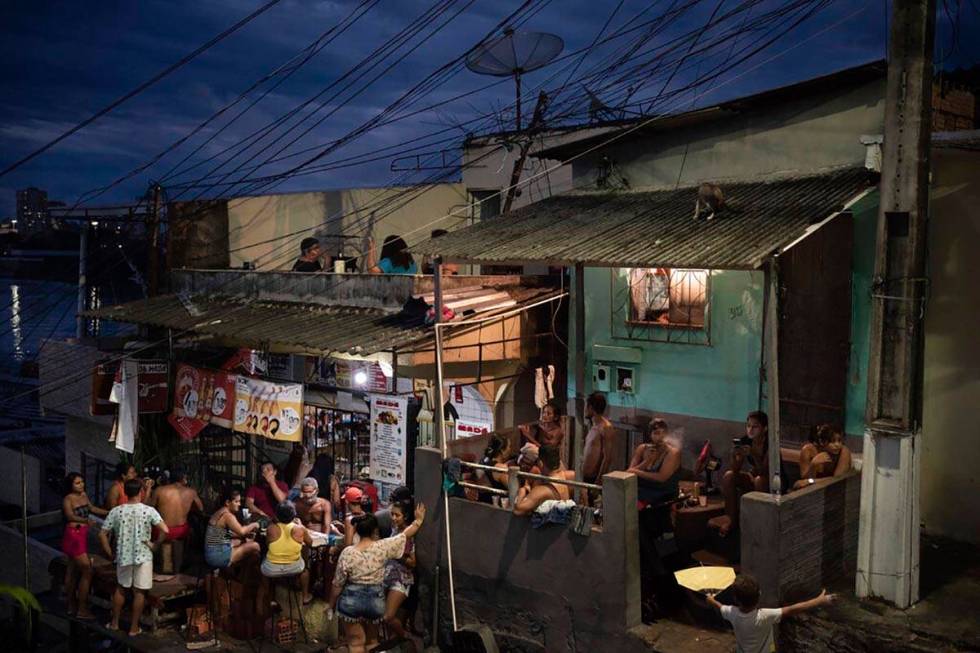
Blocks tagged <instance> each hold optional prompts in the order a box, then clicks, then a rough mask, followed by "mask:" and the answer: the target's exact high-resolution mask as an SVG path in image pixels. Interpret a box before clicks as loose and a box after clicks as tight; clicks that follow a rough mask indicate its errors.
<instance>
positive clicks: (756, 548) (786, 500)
mask: <svg viewBox="0 0 980 653" xmlns="http://www.w3.org/2000/svg"><path fill="white" fill-rule="evenodd" d="M860 508H861V473H860V472H858V471H852V472H849V473H848V474H846V475H844V476H841V477H839V478H836V479H832V480H828V481H825V482H824V483H821V484H819V485H815V486H813V487H808V488H806V489H803V490H797V491H796V492H793V493H791V494H788V495H786V496H783V497H773V496H771V495H769V494H764V493H761V492H750V493H748V494H746V495H744V496H743V497H742V507H741V544H742V571H743V572H746V573H749V574H752V575H753V576H755V578H756V579H757V580H758V581H759V585H760V589H761V590H762V605H763V606H766V607H776V606H778V605H785V604H786V603H791V602H794V601H798V600H801V599H804V598H809V597H811V596H814V595H816V594H818V593H819V592H820V590H821V589H822V588H824V587H828V586H832V585H834V584H835V583H840V582H842V581H848V582H850V583H851V584H853V577H854V572H855V569H856V567H857V540H858V518H859V513H860Z"/></svg>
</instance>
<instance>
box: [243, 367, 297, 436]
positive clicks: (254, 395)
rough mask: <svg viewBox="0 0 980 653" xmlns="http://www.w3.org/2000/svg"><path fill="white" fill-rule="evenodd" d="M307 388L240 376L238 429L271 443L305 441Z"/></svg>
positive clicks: (294, 384)
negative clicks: (303, 418)
mask: <svg viewBox="0 0 980 653" xmlns="http://www.w3.org/2000/svg"><path fill="white" fill-rule="evenodd" d="M302 415H303V386H302V385H299V384H296V383H270V382H269V381H262V380H261V379H252V378H249V377H247V376H239V377H238V380H237V382H236V384H235V430H236V431H238V432H239V433H251V434H254V435H262V436H265V437H267V438H269V439H271V440H286V441H288V442H299V441H300V440H302V439H303V429H302V426H303V422H302Z"/></svg>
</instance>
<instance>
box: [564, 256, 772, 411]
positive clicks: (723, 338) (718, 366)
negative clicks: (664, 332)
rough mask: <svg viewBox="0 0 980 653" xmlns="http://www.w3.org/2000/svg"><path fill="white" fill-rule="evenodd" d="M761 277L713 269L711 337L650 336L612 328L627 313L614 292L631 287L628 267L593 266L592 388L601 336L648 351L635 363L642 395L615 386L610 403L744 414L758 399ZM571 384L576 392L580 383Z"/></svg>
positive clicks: (589, 281) (589, 316)
mask: <svg viewBox="0 0 980 653" xmlns="http://www.w3.org/2000/svg"><path fill="white" fill-rule="evenodd" d="M611 274H613V275H615V276H613V278H612V284H611V283H610V275H611ZM762 284H763V275H762V272H734V271H724V272H723V271H714V272H713V273H712V275H711V281H710V285H709V292H710V306H711V312H710V316H709V329H710V339H711V344H710V345H690V344H682V343H664V342H648V341H644V340H637V339H631V338H624V337H617V335H618V334H619V333H621V332H622V331H623V330H622V329H621V328H618V327H617V329H616V333H615V334H614V332H613V329H612V320H614V319H615V320H622V319H623V317H624V316H623V315H622V314H621V313H620V314H619V315H615V316H614V315H613V303H614V302H615V301H616V299H615V298H616V297H617V296H618V295H620V294H621V293H620V292H619V291H620V290H623V289H625V287H626V279H625V276H624V275H623V273H622V271H620V270H612V271H610V270H608V269H605V268H587V269H586V271H585V304H586V310H585V315H586V324H585V328H586V335H587V340H586V382H587V384H588V386H589V387H588V388H587V391H588V392H591V390H592V365H593V363H594V362H596V361H595V360H594V358H593V354H592V346H593V345H594V344H600V345H613V346H617V347H634V348H638V349H640V350H641V351H642V363H641V364H640V365H637V366H634V367H635V368H636V371H635V374H636V375H637V376H636V381H635V383H636V388H637V393H636V396H635V398H634V397H633V396H631V395H625V394H621V393H618V392H615V391H613V392H610V393H609V395H608V399H609V403H610V404H611V405H613V406H622V407H627V408H632V407H636V408H638V409H645V410H649V411H662V412H667V413H678V414H686V415H694V416H698V417H706V418H714V419H724V420H732V421H739V422H740V421H741V420H743V419H744V418H745V413H746V412H747V411H749V410H754V409H755V408H756V406H757V405H758V401H759V361H760V355H761V346H762V343H761V337H762V336H761V332H760V329H761V325H762ZM572 351H574V345H573V348H572ZM569 390H570V392H571V393H573V394H574V387H573V386H570V388H569Z"/></svg>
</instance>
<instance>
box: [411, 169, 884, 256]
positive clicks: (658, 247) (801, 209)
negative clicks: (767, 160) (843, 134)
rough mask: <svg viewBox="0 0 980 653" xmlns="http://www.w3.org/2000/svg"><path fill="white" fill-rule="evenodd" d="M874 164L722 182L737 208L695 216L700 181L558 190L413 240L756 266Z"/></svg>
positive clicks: (464, 249)
mask: <svg viewBox="0 0 980 653" xmlns="http://www.w3.org/2000/svg"><path fill="white" fill-rule="evenodd" d="M870 182H871V180H870V178H869V173H868V171H867V170H866V169H865V168H863V167H861V168H848V169H842V170H835V171H833V172H827V173H825V174H820V175H811V176H805V177H803V176H801V177H791V178H785V177H783V178H779V179H776V180H769V181H754V182H732V183H724V182H721V183H719V185H720V187H721V189H722V191H723V193H724V196H725V198H726V202H727V204H728V208H727V209H725V210H723V211H721V212H719V213H718V215H717V216H716V217H715V218H714V219H713V220H711V221H705V220H694V219H693V215H694V206H695V201H696V199H697V188H681V189H677V190H661V191H620V192H608V193H571V194H566V195H558V196H555V197H551V198H549V199H546V200H542V201H540V202H536V203H534V204H531V205H528V206H525V207H522V208H521V209H518V210H516V211H513V212H511V213H509V214H508V215H505V216H500V217H496V218H493V219H490V220H485V221H482V222H480V223H478V224H476V225H473V226H471V227H466V228H464V229H459V230H457V231H454V232H452V233H449V234H446V235H444V236H441V237H439V238H436V239H432V240H429V241H426V242H424V243H421V244H420V245H418V246H416V247H414V248H412V251H413V253H414V254H416V255H439V256H442V257H443V258H444V259H445V260H446V261H461V262H472V263H506V264H525V263H544V264H549V265H574V264H578V263H581V264H584V265H586V266H593V267H668V268H709V269H728V270H753V269H756V268H758V267H760V266H761V265H762V263H763V262H764V261H765V260H766V259H767V258H768V257H769V256H771V255H772V254H774V253H778V252H779V251H781V250H782V249H783V248H784V247H786V246H787V245H789V244H791V243H793V242H794V241H796V240H798V239H800V238H801V237H803V236H805V235H806V233H807V231H808V229H809V228H810V227H811V225H813V224H816V223H818V222H820V221H822V220H825V219H827V218H828V217H829V216H831V215H832V214H834V213H835V212H837V211H841V210H842V209H844V207H845V206H847V205H848V204H849V203H851V202H853V201H854V200H855V199H856V198H858V197H860V196H861V195H862V194H863V193H865V192H867V191H868V189H869V188H870Z"/></svg>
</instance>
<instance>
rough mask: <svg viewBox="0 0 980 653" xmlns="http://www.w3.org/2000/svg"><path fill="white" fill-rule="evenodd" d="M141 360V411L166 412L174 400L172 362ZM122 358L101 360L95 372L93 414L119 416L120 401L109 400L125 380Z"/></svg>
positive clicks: (139, 362) (139, 377)
mask: <svg viewBox="0 0 980 653" xmlns="http://www.w3.org/2000/svg"><path fill="white" fill-rule="evenodd" d="M135 362H136V363H138V371H137V377H138V382H139V412H140V413H165V412H167V402H168V401H169V399H170V396H169V391H170V383H169V381H170V378H169V377H170V365H169V364H168V363H167V361H160V360H141V361H135ZM119 364H120V361H119V360H110V361H106V362H104V363H99V364H98V365H96V366H95V369H94V370H93V372H92V403H91V406H90V412H91V414H92V415H115V414H116V410H117V406H116V402H113V401H111V400H110V399H109V396H110V395H111V394H112V390H113V386H115V385H118V384H119V383H120V382H121V380H122V379H121V375H120V367H119Z"/></svg>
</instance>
